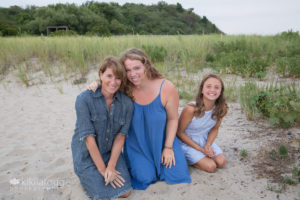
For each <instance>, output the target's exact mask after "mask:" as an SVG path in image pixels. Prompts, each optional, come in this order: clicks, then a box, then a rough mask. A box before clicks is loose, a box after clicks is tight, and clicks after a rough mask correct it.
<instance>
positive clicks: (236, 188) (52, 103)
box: [0, 72, 300, 200]
mask: <svg viewBox="0 0 300 200" xmlns="http://www.w3.org/2000/svg"><path fill="white" fill-rule="evenodd" d="M92 73H93V75H89V77H88V82H89V81H90V80H95V78H96V74H97V73H96V72H92ZM0 83H1V85H0V99H1V101H0V108H1V110H0V121H1V123H0V137H1V138H0V146H1V148H0V160H1V162H0V197H1V198H0V199H44V200H46V199H49V200H50V199H51V200H54V199H63V200H64V199H72V200H85V199H88V198H87V197H86V195H85V193H84V190H83V188H82V187H81V185H80V183H79V180H78V178H77V176H76V175H75V174H74V171H73V163H72V155H71V149H70V142H71V138H72V135H73V130H74V125H75V120H76V116H75V109H74V103H75V98H76V96H77V94H78V93H79V92H81V91H83V90H84V89H85V87H86V83H84V84H81V85H73V84H71V82H70V81H62V82H58V83H51V81H48V82H47V81H46V82H45V83H44V84H39V85H33V86H31V87H28V88H26V87H25V86H24V85H23V84H22V83H21V82H20V81H19V80H17V79H16V78H15V76H13V75H8V77H6V78H5V79H4V80H2V81H1V82H0ZM182 106H184V103H183V102H181V109H182ZM229 107H230V111H229V113H228V115H227V116H226V117H225V119H224V120H223V123H222V125H221V127H220V130H219V135H218V137H217V139H216V142H217V144H218V145H219V146H220V147H221V148H222V149H223V151H224V154H225V156H226V158H227V165H226V167H225V168H223V169H218V170H217V171H216V172H215V173H206V172H203V171H200V170H197V169H194V168H192V167H190V168H189V171H190V174H191V178H192V183H190V184H178V185H167V184H166V183H165V182H157V183H155V184H153V185H151V186H150V187H149V188H148V189H147V190H146V191H138V190H134V191H132V193H131V196H130V197H129V198H128V200H146V199H155V200H165V199H174V200H181V199H186V200H194V199H205V200H210V199H212V200H216V199H224V200H232V199H241V200H247V199H270V200H273V199H291V200H292V199H300V184H298V185H291V186H287V187H286V188H285V190H284V191H283V192H281V193H279V192H278V191H277V192H276V191H271V190H276V188H277V189H278V188H280V187H281V186H280V184H278V183H276V182H272V179H271V177H268V176H263V175H261V174H259V173H258V172H257V171H259V169H260V168H261V169H264V168H265V167H266V166H264V164H263V163H262V162H261V159H260V158H259V156H260V155H261V153H262V152H263V151H269V150H270V148H272V145H274V141H285V142H289V139H291V138H289V137H288V136H287V134H286V133H287V132H288V131H291V132H292V134H293V135H292V136H293V137H294V139H295V138H297V139H299V137H300V130H299V127H298V128H297V127H296V128H291V129H279V128H275V129H274V128H271V127H270V126H269V125H268V123H267V121H265V120H261V121H259V122H254V121H248V120H247V119H246V117H245V115H244V114H243V113H242V112H241V109H240V106H239V104H238V103H229ZM268 131H270V132H268ZM271 133H272V134H271ZM273 133H274V134H273ZM275 136H276V137H275ZM241 149H246V150H247V151H248V154H249V155H248V157H247V158H241V156H240V150H241ZM296 159H299V158H296Z"/></svg>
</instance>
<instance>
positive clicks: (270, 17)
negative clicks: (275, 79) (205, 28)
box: [0, 0, 300, 35]
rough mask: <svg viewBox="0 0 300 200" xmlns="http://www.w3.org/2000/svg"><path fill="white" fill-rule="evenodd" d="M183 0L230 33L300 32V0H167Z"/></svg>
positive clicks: (15, 1)
mask: <svg viewBox="0 0 300 200" xmlns="http://www.w3.org/2000/svg"><path fill="white" fill-rule="evenodd" d="M94 1H98V2H112V1H113V2H117V3H119V4H120V5H123V4H124V3H126V2H131V3H143V4H147V5H150V4H156V3H157V2H158V0H144V1H139V0H94ZM84 2H86V1H85V0H52V1H51V0H0V7H9V6H12V5H17V6H20V7H23V8H25V7H26V6H27V5H35V6H46V5H48V4H56V3H75V4H77V5H81V4H82V3H84ZM165 2H167V3H168V4H176V3H177V2H179V3H180V4H181V5H182V6H183V8H185V9H188V8H194V12H195V13H196V14H198V15H200V16H201V17H203V16H206V17H207V18H208V19H209V20H210V21H211V22H212V23H214V24H215V25H216V26H217V27H218V28H219V29H221V30H222V31H223V32H225V33H226V34H260V35H273V34H277V33H280V32H283V31H287V30H290V29H292V30H293V31H299V32H300V0H181V1H180V0H165Z"/></svg>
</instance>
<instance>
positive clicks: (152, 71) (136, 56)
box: [120, 48, 163, 99]
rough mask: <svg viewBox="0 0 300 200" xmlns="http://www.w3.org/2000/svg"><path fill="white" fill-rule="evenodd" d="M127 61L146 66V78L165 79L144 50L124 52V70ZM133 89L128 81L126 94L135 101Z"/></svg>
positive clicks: (122, 58)
mask: <svg viewBox="0 0 300 200" xmlns="http://www.w3.org/2000/svg"><path fill="white" fill-rule="evenodd" d="M127 59H130V60H139V61H141V63H143V65H144V66H145V69H146V76H147V78H149V79H150V80H154V79H157V78H163V75H162V74H161V73H160V72H159V71H158V70H157V69H156V68H155V67H154V66H153V65H152V64H151V62H150V59H149V57H148V56H147V54H146V53H145V52H144V51H143V50H141V49H137V48H131V49H127V50H126V51H125V52H123V53H122V55H121V58H120V60H121V63H122V64H123V66H124V68H125V61H126V60H127ZM133 87H134V85H133V84H132V83H131V82H130V81H129V80H128V79H127V83H126V89H125V92H126V94H127V95H128V96H129V97H131V98H132V99H133V95H132V90H133Z"/></svg>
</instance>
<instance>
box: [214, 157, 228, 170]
mask: <svg viewBox="0 0 300 200" xmlns="http://www.w3.org/2000/svg"><path fill="white" fill-rule="evenodd" d="M214 161H215V162H216V164H217V167H218V168H222V167H224V166H225V164H226V158H225V156H224V155H223V154H220V155H218V156H216V157H215V158H214Z"/></svg>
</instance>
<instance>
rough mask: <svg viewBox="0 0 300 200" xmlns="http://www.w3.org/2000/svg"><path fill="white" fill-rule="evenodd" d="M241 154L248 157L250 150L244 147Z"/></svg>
mask: <svg viewBox="0 0 300 200" xmlns="http://www.w3.org/2000/svg"><path fill="white" fill-rule="evenodd" d="M240 156H242V157H243V158H246V157H247V156H248V151H247V150H246V149H242V150H241V152H240Z"/></svg>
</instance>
